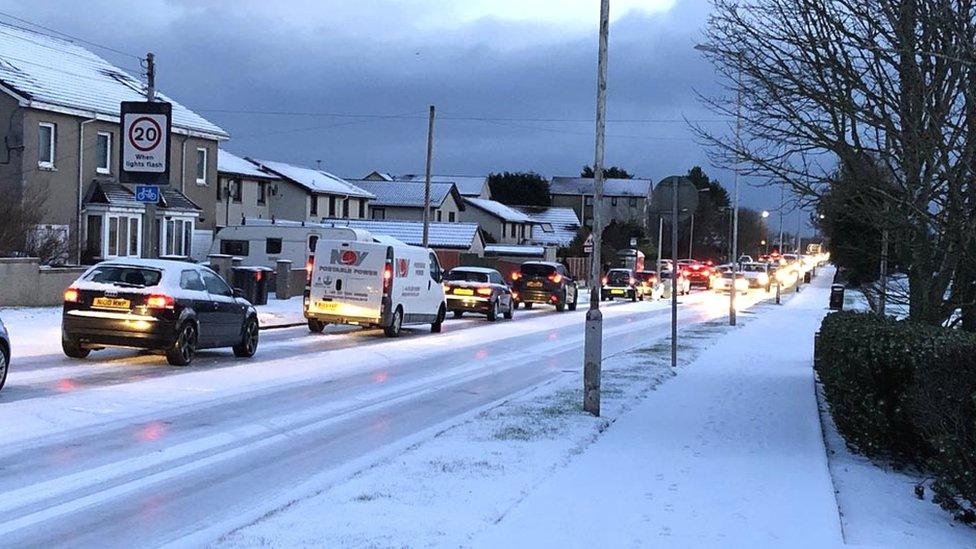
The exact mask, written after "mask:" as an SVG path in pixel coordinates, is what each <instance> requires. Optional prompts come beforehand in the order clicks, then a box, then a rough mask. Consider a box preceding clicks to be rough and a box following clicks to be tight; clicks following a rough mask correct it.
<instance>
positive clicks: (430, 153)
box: [424, 105, 434, 248]
mask: <svg viewBox="0 0 976 549" xmlns="http://www.w3.org/2000/svg"><path fill="white" fill-rule="evenodd" d="M433 158H434V106H433V105H431V106H430V116H428V117H427V168H426V171H425V172H424V174H425V175H424V248H426V247H427V246H428V245H429V241H430V166H431V162H432V161H433Z"/></svg>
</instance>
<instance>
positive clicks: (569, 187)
mask: <svg viewBox="0 0 976 549" xmlns="http://www.w3.org/2000/svg"><path fill="white" fill-rule="evenodd" d="M653 187H654V183H653V182H652V181H651V180H650V179H605V180H604V181H603V195H604V196H636V197H641V198H644V197H647V196H650V194H651V189H652V188H653ZM549 194H570V195H592V194H593V179H589V178H583V177H553V178H552V181H551V182H550V183H549Z"/></svg>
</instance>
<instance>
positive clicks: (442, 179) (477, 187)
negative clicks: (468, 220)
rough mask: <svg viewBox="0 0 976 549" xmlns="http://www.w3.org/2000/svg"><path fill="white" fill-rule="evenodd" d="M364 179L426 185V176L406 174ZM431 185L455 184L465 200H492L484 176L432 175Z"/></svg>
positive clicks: (370, 176) (372, 175)
mask: <svg viewBox="0 0 976 549" xmlns="http://www.w3.org/2000/svg"><path fill="white" fill-rule="evenodd" d="M363 179H366V180H370V181H387V182H392V181H410V182H414V183H424V182H425V181H426V179H427V178H426V176H425V175H424V174H419V175H418V174H405V175H392V174H389V173H383V172H375V171H374V172H372V173H370V174H369V175H367V176H366V177H364V178H363ZM430 182H431V183H454V184H455V185H456V186H457V188H458V192H459V193H461V196H463V197H465V198H483V199H485V200H491V187H489V185H488V177H487V176H483V175H431V176H430Z"/></svg>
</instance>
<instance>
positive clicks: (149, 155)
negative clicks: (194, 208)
mask: <svg viewBox="0 0 976 549" xmlns="http://www.w3.org/2000/svg"><path fill="white" fill-rule="evenodd" d="M171 114H172V106H171V105H170V104H169V103H165V102H159V101H125V102H123V103H122V106H121V120H120V122H121V127H120V128H119V129H120V132H119V134H120V135H121V137H122V139H121V142H122V154H120V155H119V157H120V158H119V162H120V164H121V165H120V173H121V174H122V177H121V180H122V182H123V183H144V184H151V185H167V184H169V181H168V180H169V152H170V131H171V123H170V119H171Z"/></svg>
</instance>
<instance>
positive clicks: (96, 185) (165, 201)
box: [84, 179, 202, 211]
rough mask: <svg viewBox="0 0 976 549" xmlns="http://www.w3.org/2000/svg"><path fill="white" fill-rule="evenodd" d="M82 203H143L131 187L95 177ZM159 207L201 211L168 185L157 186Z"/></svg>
mask: <svg viewBox="0 0 976 549" xmlns="http://www.w3.org/2000/svg"><path fill="white" fill-rule="evenodd" d="M84 204H85V205H89V204H108V205H111V206H124V207H127V208H140V209H141V208H144V207H145V204H144V203H142V202H139V201H138V200H136V196H135V194H134V193H133V192H132V190H131V189H129V188H128V187H126V186H125V185H122V184H121V183H116V182H114V181H107V180H101V179H96V180H94V181H93V182H92V184H91V186H90V187H89V188H88V192H87V193H86V194H85V199H84ZM159 207H160V208H162V209H165V210H184V211H202V209H201V208H200V207H199V206H197V205H196V204H195V203H194V202H193V201H192V200H190V199H189V198H187V196H186V195H185V194H183V193H181V192H180V191H178V190H176V189H174V188H172V187H170V186H166V185H163V186H160V187H159Z"/></svg>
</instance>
